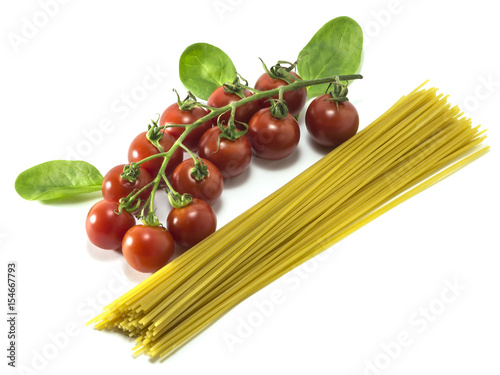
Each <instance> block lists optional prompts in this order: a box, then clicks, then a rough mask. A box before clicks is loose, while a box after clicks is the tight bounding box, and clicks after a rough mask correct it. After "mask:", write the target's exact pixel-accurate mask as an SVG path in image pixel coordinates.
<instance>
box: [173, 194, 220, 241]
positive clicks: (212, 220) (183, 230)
mask: <svg viewBox="0 0 500 375" xmlns="http://www.w3.org/2000/svg"><path fill="white" fill-rule="evenodd" d="M167 228H168V230H169V232H170V234H172V237H173V238H174V240H175V242H176V243H177V244H178V245H179V246H181V247H184V248H190V247H192V246H194V245H196V244H197V243H198V242H200V241H202V240H204V239H205V238H207V237H208V236H210V235H211V234H212V233H213V232H215V229H217V217H216V216H215V212H214V210H213V209H212V207H211V206H210V205H209V204H208V203H207V202H205V201H204V200H202V199H197V198H194V199H193V201H192V202H191V203H190V204H188V205H187V206H185V207H182V208H172V210H171V211H170V213H169V214H168V217H167Z"/></svg>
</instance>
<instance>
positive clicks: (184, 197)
mask: <svg viewBox="0 0 500 375" xmlns="http://www.w3.org/2000/svg"><path fill="white" fill-rule="evenodd" d="M167 195H168V201H169V202H170V205H171V206H172V207H174V208H183V207H186V206H187V205H189V204H190V203H191V202H192V201H193V196H192V195H191V194H179V193H178V192H176V191H174V190H170V191H168V192H167Z"/></svg>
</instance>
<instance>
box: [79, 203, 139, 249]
mask: <svg viewBox="0 0 500 375" xmlns="http://www.w3.org/2000/svg"><path fill="white" fill-rule="evenodd" d="M116 212H118V203H116V202H113V201H104V200H103V201H99V202H97V203H96V204H94V205H93V206H92V208H91V209H90V211H89V213H88V215H87V220H86V222H85V229H86V231H87V236H88V238H89V240H90V242H92V243H93V244H94V245H95V246H97V247H100V248H101V249H107V250H113V249H118V248H119V247H120V246H121V244H122V239H123V236H125V233H126V232H127V231H128V230H129V229H130V228H132V227H133V226H134V225H135V218H134V216H133V215H132V214H130V213H128V212H125V211H122V213H121V214H119V215H117V214H116Z"/></svg>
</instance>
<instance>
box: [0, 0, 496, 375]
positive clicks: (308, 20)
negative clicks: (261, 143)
mask: <svg viewBox="0 0 500 375" xmlns="http://www.w3.org/2000/svg"><path fill="white" fill-rule="evenodd" d="M41 3H42V1H40V2H37V1H23V2H2V5H1V9H0V24H1V35H2V38H1V42H0V49H1V54H2V58H1V60H0V64H1V69H0V77H1V81H0V82H1V89H0V90H1V94H0V95H1V108H2V109H1V112H0V116H1V118H0V124H1V125H0V129H1V130H0V132H1V136H0V142H1V146H0V152H1V163H2V168H1V173H2V182H3V183H2V190H1V191H2V198H1V200H0V202H1V204H2V207H3V209H2V212H3V214H2V216H1V217H0V240H1V243H0V249H1V252H0V257H1V262H0V275H1V276H0V279H1V280H4V281H2V283H4V284H3V286H1V287H0V294H1V293H3V296H2V295H0V301H3V302H1V305H2V306H1V307H0V310H1V311H5V310H6V309H7V303H6V298H7V296H6V294H7V292H6V283H5V281H6V274H7V263H8V262H9V261H15V262H17V267H18V273H17V278H18V292H17V293H18V305H17V308H18V311H19V316H18V326H17V329H18V343H17V345H18V346H17V354H18V358H17V365H18V369H17V370H12V369H9V368H8V367H7V364H6V362H7V359H6V358H5V354H6V351H7V350H6V348H7V341H8V340H7V334H6V332H7V325H6V324H5V320H6V319H7V317H6V315H4V316H2V318H1V320H2V321H3V322H4V323H3V324H2V329H0V349H1V351H0V353H2V355H0V358H1V359H0V368H1V370H0V372H1V373H5V372H4V371H5V369H8V370H9V371H8V373H9V374H11V373H12V374H15V373H20V374H26V373H30V374H35V373H39V374H67V373H72V374H88V373H90V372H93V373H95V372H96V371H97V372H98V373H104V372H108V373H118V372H120V373H127V374H128V373H148V374H160V373H161V374H167V373H170V374H194V373H200V372H202V373H205V374H218V375H222V374H234V373H237V374H256V373H263V374H272V373H287V374H303V373H315V374H349V375H355V374H356V375H357V374H380V373H383V374H407V375H411V374H423V373H426V374H438V373H453V374H470V373H489V374H493V373H499V371H500V364H499V363H498V353H499V352H500V341H499V340H498V337H499V335H500V320H499V316H500V301H499V297H498V285H499V284H500V272H498V265H499V261H500V254H499V250H500V247H499V241H498V233H499V224H500V220H499V219H498V212H499V209H500V205H499V195H498V191H499V179H498V167H499V163H498V161H499V156H498V147H499V146H500V142H499V141H498V137H499V130H498V111H497V108H498V101H499V99H500V68H499V67H500V49H499V48H498V35H499V34H500V33H499V32H500V30H499V24H500V23H499V22H498V12H497V11H496V9H490V6H491V5H492V3H491V2H487V1H485V0H478V1H475V2H470V1H435V0H432V1H431V0H413V1H410V0H399V1H397V0H394V1H388V0H376V1H343V2H337V1H316V0H309V1H306V2H301V3H296V4H293V3H284V2H278V1H274V2H271V1H260V0H259V1H256V0H253V1H250V0H221V1H213V0H208V1H193V0H192V1H189V2H187V1H186V2H181V1H172V2H167V1H159V0H156V1H153V0H147V1H141V2H138V1H137V2H131V1H118V0H113V1H106V2H102V1H85V2H84V1H66V3H65V4H60V5H59V6H58V8H57V9H54V8H52V10H51V11H50V12H51V15H50V16H45V19H44V16H43V14H41V13H40V12H43V10H42V7H41V5H40V4H41ZM224 5H225V7H224ZM45 12H47V11H45ZM341 15H348V16H350V17H352V18H354V19H355V20H357V21H358V23H359V24H360V25H361V26H362V28H363V29H364V31H365V34H366V35H365V56H364V64H363V67H362V73H363V75H364V76H365V79H363V80H362V81H360V82H358V83H356V84H354V85H353V86H352V89H351V92H350V98H351V101H352V102H353V103H354V104H355V105H356V106H357V108H358V111H359V113H360V118H361V123H362V124H363V126H365V125H367V124H369V123H370V122H371V121H372V120H373V119H375V118H376V117H377V116H378V115H380V114H381V113H383V112H384V111H385V110H386V109H387V108H388V107H389V106H390V105H391V104H392V103H393V102H394V101H395V100H396V99H397V98H399V97H400V96H401V95H404V94H405V93H407V92H409V91H410V90H412V89H413V88H414V87H416V86H417V85H418V84H420V83H421V82H423V81H424V80H425V79H430V82H431V84H432V85H435V86H437V87H439V88H440V89H441V90H442V91H443V92H445V93H449V94H450V95H451V99H450V100H451V101H452V102H453V103H456V104H459V105H460V106H461V107H462V108H463V109H464V110H465V111H466V113H467V114H468V115H470V116H471V117H472V118H473V120H474V122H475V123H477V124H482V125H484V126H485V127H487V128H489V139H488V143H489V144H490V145H491V146H492V148H493V150H492V151H491V152H490V153H489V154H488V155H486V156H485V157H484V158H482V159H481V160H479V161H477V162H475V163H474V164H473V165H470V166H468V167H467V168H466V169H464V170H461V171H460V172H459V173H457V174H455V175H453V176H451V177H450V178H448V179H447V180H445V181H443V182H441V183H440V184H439V185H438V186H435V187H433V188H432V189H430V190H428V191H426V192H424V193H423V194H421V195H419V196H418V197H415V198H413V199H412V200H411V201H408V202H407V203H405V204H403V205H401V206H400V207H398V208H396V209H394V210H393V211H391V212H389V213H387V214H385V215H384V216H383V217H381V218H380V219H378V220H376V221H375V222H373V223H371V224H369V225H368V226H367V227H365V228H363V229H362V230H360V231H359V232H357V233H355V234H354V235H352V236H351V237H350V238H348V239H346V240H344V241H343V242H342V243H341V244H339V245H338V246H335V247H334V248H333V249H331V250H330V251H328V252H327V256H326V257H325V256H323V257H322V258H321V259H316V260H314V261H313V262H312V263H309V264H308V266H307V267H301V268H300V269H299V271H300V272H299V273H297V272H295V273H292V274H290V275H288V276H287V277H285V278H282V279H280V280H278V281H277V282H275V283H273V284H272V285H270V286H269V287H268V288H266V289H264V290H262V291H261V292H260V293H258V294H257V295H254V296H253V297H252V298H249V299H248V300H247V301H245V302H244V303H242V304H240V305H239V306H237V307H236V308H235V309H233V310H232V311H231V312H229V313H228V314H226V315H225V316H224V317H223V318H222V319H221V320H219V321H218V322H217V323H216V324H214V325H213V326H211V327H210V328H209V329H208V330H206V331H205V332H204V333H203V334H201V335H200V336H198V337H197V338H196V339H195V340H193V341H192V342H190V343H189V344H188V345H187V346H185V347H184V348H182V349H181V350H180V351H179V352H177V353H176V354H175V355H174V356H173V357H171V358H170V359H168V360H167V361H166V362H163V363H153V362H150V361H149V360H148V359H147V358H146V357H140V358H137V359H134V358H132V356H131V348H132V346H133V343H132V340H129V339H128V338H126V337H124V336H122V335H119V334H112V333H104V332H97V331H94V330H93V329H92V328H90V327H85V326H84V325H85V322H86V321H87V320H88V319H89V318H91V317H92V316H93V314H94V313H97V312H98V308H99V307H100V306H102V305H103V304H104V303H106V302H108V301H110V300H111V299H114V298H116V297H118V296H120V295H121V294H122V293H123V292H125V291H126V290H127V289H129V288H131V287H132V286H133V285H136V284H137V283H138V282H139V281H140V280H142V279H144V278H145V276H144V275H141V274H138V273H136V272H134V271H133V270H131V269H130V268H129V267H128V266H127V265H126V263H125V262H124V259H123V258H122V256H121V255H120V254H119V253H117V252H114V251H102V250H98V249H96V248H94V247H93V246H92V245H90V244H89V243H88V241H87V239H86V234H85V230H84V221H85V217H86V214H87V211H88V209H89V208H90V206H91V205H92V204H93V203H94V202H96V201H97V200H98V199H99V194H98V193H96V194H94V195H91V196H90V197H82V198H81V199H77V200H76V201H75V202H72V203H68V202H58V203H53V204H48V203H37V202H27V201H24V200H22V199H21V198H20V197H18V196H17V194H16V193H15V191H14V180H15V178H16V176H17V174H19V173H20V172H21V171H23V170H24V169H26V168H28V167H31V166H33V165H35V164H38V163H41V162H44V161H48V160H53V159H64V158H67V157H68V156H69V153H73V152H77V153H79V154H80V156H81V157H82V158H83V159H85V160H87V161H89V162H91V163H92V164H94V165H95V166H96V167H98V168H99V170H100V171H101V172H102V173H103V174H104V173H105V172H106V171H107V170H108V169H110V168H111V167H112V166H114V165H116V164H120V163H124V162H126V155H127V148H128V145H129V143H130V141H131V140H132V139H133V137H134V136H135V135H136V134H137V133H139V132H141V131H143V130H144V129H145V127H146V125H147V123H148V122H149V119H150V118H153V117H155V114H156V113H158V112H161V111H162V110H163V109H164V108H165V107H166V106H167V105H169V104H171V103H172V102H173V101H174V95H173V93H172V88H173V87H176V88H177V89H180V91H181V92H182V85H181V83H180V81H179V79H178V67H177V64H178V58H179V56H180V54H181V53H182V51H183V50H184V48H185V47H186V46H188V45H189V44H191V43H194V42H200V41H203V42H208V43H212V44H214V45H216V46H218V47H220V48H222V49H223V50H224V51H225V52H227V53H228V54H229V55H230V56H231V57H232V59H233V61H234V63H235V65H236V66H237V69H238V71H239V72H240V73H242V74H243V75H244V76H245V77H246V78H247V79H249V81H250V82H255V80H256V79H257V77H258V76H259V75H260V74H261V66H260V62H259V60H258V59H257V58H258V57H262V58H263V59H264V60H265V61H266V62H268V64H269V65H271V64H272V63H273V62H275V61H277V60H278V59H285V60H293V59H295V58H296V56H297V54H298V52H299V51H300V50H301V49H302V47H303V46H304V45H305V44H306V43H307V42H308V40H309V39H310V38H311V37H312V35H313V34H314V33H315V32H316V30H317V29H319V28H320V27H321V26H322V25H323V24H324V23H325V22H327V21H328V20H330V19H332V18H334V17H337V16H341ZM33 18H36V19H35V22H36V23H37V24H38V25H39V27H37V30H35V31H33V30H31V33H32V34H31V35H27V34H26V33H27V32H28V31H29V30H28V31H27V30H26V29H25V30H24V33H25V36H27V38H26V39H25V40H24V42H25V43H23V44H21V45H19V46H17V47H15V46H14V45H13V43H12V42H11V39H12V38H13V34H16V35H18V36H21V37H22V36H23V27H24V28H25V26H23V25H25V23H26V22H27V21H26V19H27V20H31V21H32V20H33ZM44 21H47V22H46V24H44ZM151 70H159V71H160V73H161V74H160V75H159V76H158V77H157V81H156V84H155V81H149V82H150V83H153V86H155V87H154V88H151V87H150V88H149V89H148V90H146V91H144V90H143V92H145V93H146V95H145V96H144V97H141V98H140V99H141V100H139V101H135V102H134V103H132V104H133V106H134V108H129V109H130V110H129V111H127V112H126V111H125V110H119V109H118V107H119V106H120V108H123V103H121V100H122V98H123V96H124V95H130V94H131V92H139V91H140V90H141V89H140V88H139V87H140V86H141V84H142V82H143V80H144V79H148V78H147V76H148V74H150V73H149V72H150V71H151ZM488 82H489V83H488ZM150 86H151V85H150ZM108 120H109V121H110V123H111V124H112V125H111V127H112V129H111V131H109V132H108V133H107V134H102V133H100V134H101V135H102V137H99V136H97V135H95V134H97V133H96V131H97V130H98V129H99V126H100V124H101V123H102V122H103V121H108ZM109 121H108V123H109ZM301 121H302V127H304V125H303V115H302V118H301ZM89 133H92V134H94V135H95V138H94V144H90V143H88V139H87V136H86V135H85V134H89ZM89 145H90V147H88V146H89ZM86 146H87V147H86ZM321 156H322V154H321V152H320V151H319V150H317V149H315V148H314V147H313V146H312V145H311V143H310V142H309V140H308V137H307V134H306V132H303V136H302V139H301V142H300V145H299V151H298V152H297V153H296V154H294V155H293V156H291V157H290V159H288V160H286V161H284V162H278V163H275V164H271V163H267V162H263V161H260V160H255V161H254V162H253V163H252V165H251V168H250V170H249V171H248V172H247V173H246V174H245V175H243V176H241V177H239V178H237V179H234V180H231V181H229V182H228V183H227V187H226V190H225V191H224V194H223V198H222V201H221V202H220V203H219V204H218V205H217V206H216V210H217V214H218V219H219V223H220V224H224V223H226V222H228V221H229V220H230V219H232V218H234V217H235V216H236V215H238V214H239V213H241V212H242V211H243V210H244V209H246V208H247V207H250V206H251V205H253V204H254V203H256V202H258V201H259V200H260V199H262V198H264V197H265V196H266V195H267V194H269V193H271V192H272V191H274V190H275V189H276V188H278V187H279V186H281V185H282V184H284V183H285V182H286V181H287V180H289V179H290V178H291V177H293V176H295V175H297V174H298V173H299V172H300V171H302V170H303V169H305V168H306V167H307V166H308V165H310V164H312V163H313V162H314V161H316V160H317V159H319V158H320V157H321ZM159 202H160V204H161V207H159V209H158V212H159V215H163V217H166V214H167V212H168V207H167V204H166V203H165V200H161V199H160V200H159ZM450 283H452V284H453V283H456V284H457V283H458V284H459V285H460V289H459V290H456V291H455V294H453V293H452V291H450V290H447V288H449V286H448V285H450ZM443 293H444V294H443ZM442 294H443V296H444V297H445V299H444V300H443V299H442V298H443V297H442ZM276 295H281V298H280V299H279V301H277V302H276V303H275V304H274V305H273V307H272V309H271V308H269V310H272V311H271V312H270V313H268V314H267V315H268V316H265V317H264V318H262V316H263V315H262V313H260V312H259V309H258V307H257V306H259V305H262V304H266V302H265V301H268V300H269V299H270V298H271V297H273V296H274V297H275V296H276ZM452 297H453V298H452ZM451 300H453V301H451ZM445 301H447V302H445ZM429 306H431V311H434V312H435V313H436V314H433V315H431V316H427V317H426V318H423V317H422V316H421V315H419V314H421V313H422V311H423V310H421V308H429ZM2 314H4V313H2ZM431 314H432V313H431ZM260 318H262V319H260ZM249 320H250V321H251V322H252V324H254V326H256V327H255V328H252V329H251V331H250V332H246V335H245V338H244V339H241V342H238V343H236V344H234V345H228V344H227V342H226V339H227V337H229V335H234V337H240V338H241V337H242V332H241V331H242V329H243V328H242V327H243V326H244V325H245V324H246V323H242V322H248V321H249ZM405 333H406V338H405V339H404V343H406V344H408V345H406V346H405V347H403V348H402V349H398V346H396V345H395V344H394V342H395V341H397V340H398V338H399V339H400V336H401V334H403V336H404V334H405ZM68 334H71V335H70V336H68ZM238 334H239V335H240V336H237V335H238ZM54 341H55V342H57V343H58V347H57V346H55V345H54ZM397 345H400V344H397ZM384 348H385V349H384ZM387 348H389V349H387ZM391 350H392V357H390V356H389V355H388V354H387V352H389V351H391ZM42 356H43V358H42ZM19 366H23V367H21V369H22V371H20V367H19Z"/></svg>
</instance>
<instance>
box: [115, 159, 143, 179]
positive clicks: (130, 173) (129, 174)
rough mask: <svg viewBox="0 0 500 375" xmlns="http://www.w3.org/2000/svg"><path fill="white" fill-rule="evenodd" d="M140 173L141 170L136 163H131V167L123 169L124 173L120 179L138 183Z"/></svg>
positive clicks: (127, 166)
mask: <svg viewBox="0 0 500 375" xmlns="http://www.w3.org/2000/svg"><path fill="white" fill-rule="evenodd" d="M140 173H141V170H140V169H139V166H138V165H137V164H136V163H130V164H129V165H125V166H124V167H123V172H122V174H121V175H120V177H121V178H123V179H124V180H127V181H129V182H132V183H134V182H135V181H137V178H139V175H140Z"/></svg>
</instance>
